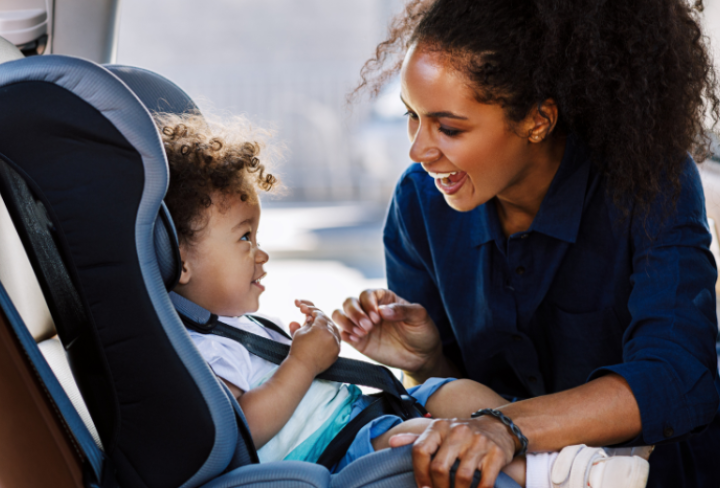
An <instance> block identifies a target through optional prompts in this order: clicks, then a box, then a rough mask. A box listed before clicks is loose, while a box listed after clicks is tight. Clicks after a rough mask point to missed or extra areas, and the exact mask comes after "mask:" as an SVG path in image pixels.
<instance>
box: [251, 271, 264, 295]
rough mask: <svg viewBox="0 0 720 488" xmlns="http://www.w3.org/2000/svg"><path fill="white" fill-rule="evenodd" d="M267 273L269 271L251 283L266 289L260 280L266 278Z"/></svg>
mask: <svg viewBox="0 0 720 488" xmlns="http://www.w3.org/2000/svg"><path fill="white" fill-rule="evenodd" d="M266 275H267V273H263V274H262V275H260V277H259V278H257V279H254V280H252V281H251V282H250V283H251V284H253V285H255V286H257V287H258V288H260V289H261V290H263V291H264V290H265V286H264V285H263V284H262V283H260V280H261V279H263V278H265V276H266Z"/></svg>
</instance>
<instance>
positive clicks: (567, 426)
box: [391, 374, 642, 488]
mask: <svg viewBox="0 0 720 488" xmlns="http://www.w3.org/2000/svg"><path fill="white" fill-rule="evenodd" d="M498 410H500V411H502V412H503V413H504V414H505V415H506V416H507V417H510V418H511V419H512V420H513V422H514V423H515V424H516V425H517V426H518V427H519V428H520V430H521V431H522V432H523V434H524V435H525V436H526V437H527V438H528V440H529V441H530V442H529V444H528V452H544V451H558V450H560V449H562V448H563V447H565V446H569V445H575V444H588V445H591V446H606V445H611V444H617V443H620V442H623V441H627V440H629V439H632V438H634V437H636V436H637V435H638V434H639V433H640V431H641V429H642V424H641V420H640V410H639V409H638V405H637V402H636V401H635V397H634V396H633V393H632V391H631V390H630V387H629V386H628V384H627V382H626V381H625V380H624V379H623V378H622V377H620V376H617V375H612V374H611V375H607V376H603V377H602V378H598V379H596V380H593V381H591V382H589V383H587V384H584V385H581V386H579V387H577V388H573V389H570V390H566V391H563V392H560V393H555V394H552V395H546V396H542V397H537V398H533V399H530V400H524V401H520V402H516V403H511V404H508V405H505V406H503V407H500V408H498ZM408 441H409V439H408V438H407V436H405V437H403V438H401V439H398V441H397V442H393V441H392V440H391V445H392V446H393V447H397V446H399V445H402V444H403V443H407V442H408ZM519 449H520V443H519V441H518V439H517V438H516V437H515V436H514V435H512V434H511V433H510V430H509V429H508V428H507V427H505V425H503V424H502V423H501V422H500V421H499V420H497V419H496V418H494V417H491V416H484V417H480V418H477V419H462V420H436V421H434V422H433V424H432V425H431V426H430V427H429V428H428V429H427V430H426V431H425V432H424V433H423V434H422V435H420V436H419V438H418V439H417V441H416V442H415V445H414V447H413V464H414V471H415V478H416V481H417V483H418V486H433V487H435V488H445V487H448V486H449V472H450V468H451V467H452V465H453V464H454V463H455V461H456V460H457V459H458V458H460V460H461V462H460V466H459V468H458V471H457V473H456V478H455V480H456V484H455V486H456V488H465V487H468V486H470V481H471V480H472V477H473V475H474V473H475V470H476V469H477V470H480V471H481V472H482V473H483V477H482V481H481V484H480V486H479V488H491V487H492V486H493V485H494V483H495V478H496V477H497V475H498V473H499V472H500V470H502V469H503V468H504V467H505V466H506V465H507V464H509V463H510V461H512V459H513V457H514V455H515V453H516V452H517V451H518V450H519Z"/></svg>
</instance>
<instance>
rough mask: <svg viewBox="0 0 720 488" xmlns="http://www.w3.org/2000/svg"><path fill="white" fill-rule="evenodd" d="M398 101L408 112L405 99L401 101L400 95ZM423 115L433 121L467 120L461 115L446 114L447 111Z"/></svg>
mask: <svg viewBox="0 0 720 488" xmlns="http://www.w3.org/2000/svg"><path fill="white" fill-rule="evenodd" d="M400 101H401V102H402V103H404V104H405V107H407V108H408V110H410V107H409V106H408V104H407V102H405V99H403V97H402V95H400ZM424 115H425V116H426V117H432V118H435V119H441V118H444V119H458V120H467V119H468V118H467V117H464V116H462V115H457V114H454V113H452V112H448V111H441V112H430V113H427V114H424Z"/></svg>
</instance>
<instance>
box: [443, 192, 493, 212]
mask: <svg viewBox="0 0 720 488" xmlns="http://www.w3.org/2000/svg"><path fill="white" fill-rule="evenodd" d="M443 196H444V197H445V202H447V204H448V205H449V206H450V208H452V209H453V210H457V211H458V212H469V211H470V210H473V209H475V208H476V207H478V206H479V205H482V203H484V202H480V203H478V202H476V201H474V199H471V198H467V197H465V196H460V195H443Z"/></svg>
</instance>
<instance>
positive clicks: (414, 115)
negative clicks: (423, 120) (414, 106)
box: [403, 110, 417, 119]
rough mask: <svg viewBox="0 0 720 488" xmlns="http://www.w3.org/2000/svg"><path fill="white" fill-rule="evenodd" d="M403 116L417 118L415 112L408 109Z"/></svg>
mask: <svg viewBox="0 0 720 488" xmlns="http://www.w3.org/2000/svg"><path fill="white" fill-rule="evenodd" d="M403 115H404V116H405V117H410V118H411V119H417V114H416V113H415V112H411V111H410V110H408V111H407V112H405V113H404V114H403Z"/></svg>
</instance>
